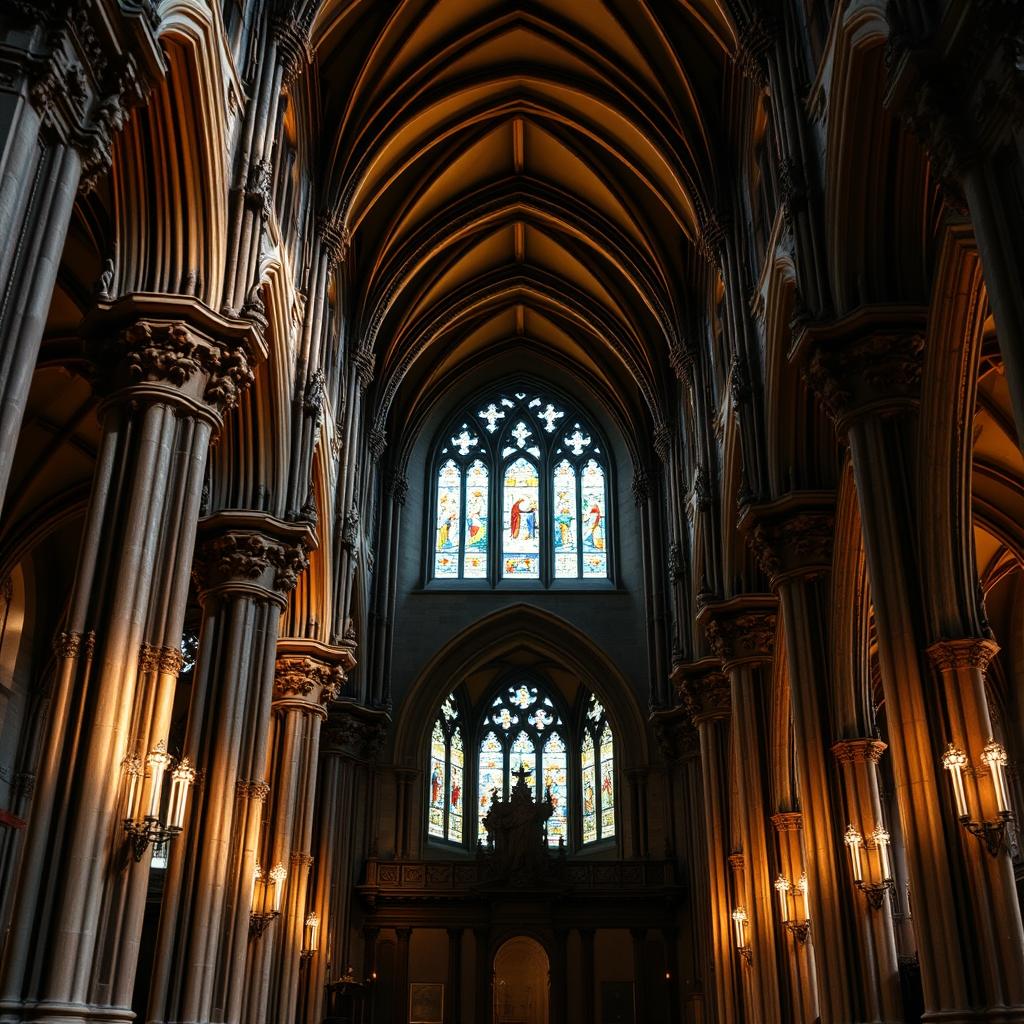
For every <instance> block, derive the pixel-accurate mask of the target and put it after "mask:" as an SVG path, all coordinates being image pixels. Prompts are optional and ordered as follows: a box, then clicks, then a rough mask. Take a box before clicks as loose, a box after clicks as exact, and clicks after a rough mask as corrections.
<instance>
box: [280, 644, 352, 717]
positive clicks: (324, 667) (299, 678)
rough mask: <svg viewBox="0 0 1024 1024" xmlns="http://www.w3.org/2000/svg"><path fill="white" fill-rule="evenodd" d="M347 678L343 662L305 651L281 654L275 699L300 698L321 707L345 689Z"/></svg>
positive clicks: (311, 704)
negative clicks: (334, 661) (328, 659)
mask: <svg viewBox="0 0 1024 1024" xmlns="http://www.w3.org/2000/svg"><path fill="white" fill-rule="evenodd" d="M345 679H346V676H345V672H344V670H343V669H342V668H341V666H340V665H335V664H331V663H330V662H326V661H322V660H321V659H319V658H314V657H310V656H309V655H304V654H284V655H279V656H278V659H277V662H276V664H275V666H274V700H275V701H278V702H280V701H286V702H295V701H299V702H301V703H305V704H308V705H310V706H311V707H312V708H317V709H320V708H322V707H323V706H324V705H326V704H327V703H329V702H330V701H332V700H334V699H335V697H337V696H338V694H339V693H341V688H342V686H343V685H344V684H345Z"/></svg>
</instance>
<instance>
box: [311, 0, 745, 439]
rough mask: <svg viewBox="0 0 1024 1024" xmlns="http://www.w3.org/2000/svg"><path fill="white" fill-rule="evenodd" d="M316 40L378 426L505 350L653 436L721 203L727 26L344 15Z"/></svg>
mask: <svg viewBox="0 0 1024 1024" xmlns="http://www.w3.org/2000/svg"><path fill="white" fill-rule="evenodd" d="M313 42H314V47H315V51H316V59H317V64H318V70H319V75H318V88H319V90H320V97H319V99H320V105H321V109H322V111H323V125H324V133H323V144H322V145H323V150H322V154H321V159H322V161H323V167H324V173H325V175H326V177H327V180H328V182H329V193H330V195H331V197H332V203H333V204H334V208H335V209H336V210H337V211H338V213H339V215H340V217H341V220H342V223H343V225H344V227H345V229H346V230H347V232H348V233H349V235H350V238H351V241H352V248H351V255H350V257H349V261H348V265H347V267H346V272H347V275H348V280H349V281H351V282H353V286H354V289H355V292H356V294H355V295H354V296H353V300H354V301H353V302H352V306H351V308H352V310H353V322H352V325H351V326H352V331H353V334H352V335H350V337H351V338H352V341H351V343H354V344H359V345H362V346H368V347H369V346H372V348H373V349H374V351H375V353H376V360H377V380H378V382H382V383H380V384H379V385H378V389H377V394H376V410H375V414H376V417H377V419H378V422H381V423H383V422H384V421H385V419H386V418H387V416H388V415H389V412H390V410H392V409H393V408H394V407H395V402H396V400H398V401H399V403H400V406H401V408H402V409H403V418H404V417H405V416H406V413H407V412H409V411H410V410H414V409H415V407H416V405H417V403H418V402H426V401H433V399H434V397H436V394H437V393H438V391H439V390H440V389H442V388H444V387H445V386H447V384H448V383H449V382H451V381H452V380H453V379H455V378H457V377H458V376H459V375H460V374H461V373H464V372H465V370H466V367H468V366H472V365H476V366H479V365H480V357H482V356H483V357H488V356H491V355H496V354H498V353H500V352H502V351H505V350H507V349H509V348H515V349H517V350H523V351H524V352H525V353H527V354H528V355H529V356H531V357H532V356H533V355H536V356H537V357H539V358H547V359H551V360H554V361H556V362H558V363H559V364H560V365H563V366H568V367H569V368H571V371H572V372H573V373H574V374H576V375H578V376H579V378H580V379H582V380H584V381H586V382H588V383H589V385H590V386H591V387H592V388H593V389H594V390H595V391H596V392H598V393H600V394H602V395H604V396H606V397H608V398H609V399H610V400H611V401H612V402H613V403H615V404H616V405H617V407H615V408H614V414H615V415H616V416H618V417H621V418H622V419H623V420H626V421H629V422H633V423H637V424H640V423H646V424H647V425H648V427H649V428H653V427H654V426H657V424H658V423H660V422H661V421H662V419H663V418H664V415H665V400H666V395H667V390H666V388H667V384H666V377H667V374H666V370H665V367H666V366H667V356H666V353H667V348H668V346H669V345H670V344H672V343H673V342H674V341H675V340H677V339H678V338H679V336H680V334H681V332H682V331H683V329H684V324H685V319H686V308H685V307H686V291H687V280H688V275H687V268H688V266H689V265H690V264H691V263H692V261H693V259H694V255H693V249H692V245H691V244H690V243H691V242H692V240H693V239H694V238H695V237H696V235H697V232H698V226H699V223H700V211H701V210H702V209H706V208H707V205H708V204H710V203H713V202H714V196H715V187H716V179H715V166H716V153H717V152H719V151H720V150H721V148H722V144H721V141H720V139H719V138H718V137H717V134H716V133H717V132H718V131H719V130H720V118H719V117H718V112H719V111H720V109H721V106H722V94H723V89H724V84H723V83H724V81H725V74H726V69H727V67H728V54H729V53H730V52H731V51H732V50H733V49H734V39H733V36H732V32H731V29H730V27H729V24H728V22H727V20H726V17H725V14H724V12H723V10H722V9H721V8H720V7H719V6H718V5H717V4H715V3H714V2H713V0H695V2H691V3H682V2H664V0H659V2H647V0H607V2H597V0H579V2H572V3H566V2H564V0H553V2H547V3H534V2H528V0H520V2H509V0H490V2H484V0H472V2H470V0H440V2H425V0H409V2H403V3H395V4H382V3H380V2H378V0H351V2H348V3H345V2H338V3H335V4H328V5H327V6H326V8H325V10H324V11H323V12H322V14H321V17H320V19H319V21H318V24H317V26H316V27H315V29H314V40H313Z"/></svg>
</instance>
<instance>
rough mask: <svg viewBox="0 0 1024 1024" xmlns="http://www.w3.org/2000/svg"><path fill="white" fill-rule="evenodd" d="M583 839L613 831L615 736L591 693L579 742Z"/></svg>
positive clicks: (592, 839)
mask: <svg viewBox="0 0 1024 1024" xmlns="http://www.w3.org/2000/svg"><path fill="white" fill-rule="evenodd" d="M580 778H581V783H582V793H583V842H584V843H592V842H595V841H596V840H598V839H611V838H613V837H614V835H615V739H614V737H613V735H612V727H611V724H610V723H609V722H608V719H607V717H606V715H605V710H604V707H603V705H602V704H601V702H600V701H599V700H598V699H597V697H596V696H595V695H594V694H591V696H590V700H589V701H588V703H587V709H586V712H585V714H584V716H583V742H582V743H581V745H580Z"/></svg>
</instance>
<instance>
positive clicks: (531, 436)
mask: <svg viewBox="0 0 1024 1024" xmlns="http://www.w3.org/2000/svg"><path fill="white" fill-rule="evenodd" d="M434 465H435V470H434V474H433V482H434V493H433V496H432V498H433V500H432V503H431V508H432V510H433V516H432V518H431V524H430V532H431V534H432V549H433V557H432V560H431V565H430V570H429V577H430V579H431V580H434V581H441V582H455V581H462V580H471V581H477V582H478V583H482V584H488V583H490V584H491V585H494V584H498V583H501V582H509V581H528V582H535V583H536V584H537V585H541V586H548V585H551V584H552V583H557V582H558V581H565V580H575V581H592V582H596V581H607V580H608V579H609V578H610V575H611V571H610V570H611V564H610V560H609V548H610V531H609V523H608V507H609V504H610V502H609V486H608V476H609V473H608V463H607V456H606V453H605V449H604V445H603V443H602V441H601V439H600V438H599V437H598V434H597V432H596V431H595V430H594V429H593V427H592V426H591V425H590V424H589V423H588V421H587V419H586V418H585V417H584V416H583V415H582V414H581V413H580V412H579V411H578V410H576V409H574V408H573V407H572V406H570V405H569V404H568V403H566V402H563V401H561V400H560V399H557V398H556V397H554V396H550V395H548V394H546V393H544V392H542V391H540V390H536V389H529V390H527V389H510V390H509V391H495V392H493V393H491V394H489V395H485V396H484V397H483V398H482V399H480V400H478V401H477V402H474V403H473V404H472V405H471V406H470V407H469V408H467V409H465V410H463V412H462V413H461V414H460V415H459V416H457V417H456V418H455V419H454V420H453V421H452V422H451V424H450V426H449V428H448V429H447V430H446V431H445V432H444V433H443V434H442V436H441V440H440V442H439V444H438V446H437V452H436V458H435V463H434Z"/></svg>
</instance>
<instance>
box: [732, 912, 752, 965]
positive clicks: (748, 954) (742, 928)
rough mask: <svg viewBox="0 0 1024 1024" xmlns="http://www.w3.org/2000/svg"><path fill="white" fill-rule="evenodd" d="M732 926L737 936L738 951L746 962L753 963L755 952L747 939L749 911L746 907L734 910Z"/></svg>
mask: <svg viewBox="0 0 1024 1024" xmlns="http://www.w3.org/2000/svg"><path fill="white" fill-rule="evenodd" d="M732 926H733V931H734V934H735V937H736V951H737V952H738V953H739V955H740V956H741V957H743V960H744V961H745V962H746V963H748V964H749V963H752V962H753V960H754V954H753V951H752V950H751V948H750V947H749V946H748V945H747V941H746V928H747V911H746V908H745V907H737V908H736V909H735V910H734V911H733V912H732Z"/></svg>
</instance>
